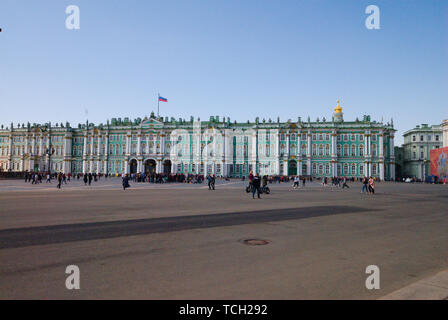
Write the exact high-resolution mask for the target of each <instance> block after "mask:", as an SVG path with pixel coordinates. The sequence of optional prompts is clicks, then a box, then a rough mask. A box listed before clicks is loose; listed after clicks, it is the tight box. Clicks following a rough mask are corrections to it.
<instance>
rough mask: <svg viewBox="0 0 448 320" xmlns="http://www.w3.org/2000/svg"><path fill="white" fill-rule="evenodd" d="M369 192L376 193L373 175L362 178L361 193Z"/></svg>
mask: <svg viewBox="0 0 448 320" xmlns="http://www.w3.org/2000/svg"><path fill="white" fill-rule="evenodd" d="M364 191H365V192H367V193H368V194H375V179H374V178H373V177H369V178H367V177H364V178H363V179H362V190H361V193H364Z"/></svg>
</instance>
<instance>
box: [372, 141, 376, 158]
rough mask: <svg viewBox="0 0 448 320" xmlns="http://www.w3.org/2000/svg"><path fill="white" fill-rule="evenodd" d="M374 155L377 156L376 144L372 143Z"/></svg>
mask: <svg viewBox="0 0 448 320" xmlns="http://www.w3.org/2000/svg"><path fill="white" fill-rule="evenodd" d="M372 156H374V157H376V144H372Z"/></svg>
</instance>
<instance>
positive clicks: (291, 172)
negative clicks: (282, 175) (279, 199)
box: [288, 160, 297, 176]
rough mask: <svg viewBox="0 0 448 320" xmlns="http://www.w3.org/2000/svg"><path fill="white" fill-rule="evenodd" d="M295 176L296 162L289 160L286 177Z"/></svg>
mask: <svg viewBox="0 0 448 320" xmlns="http://www.w3.org/2000/svg"><path fill="white" fill-rule="evenodd" d="M295 175H297V161H295V160H291V161H289V162H288V176H295Z"/></svg>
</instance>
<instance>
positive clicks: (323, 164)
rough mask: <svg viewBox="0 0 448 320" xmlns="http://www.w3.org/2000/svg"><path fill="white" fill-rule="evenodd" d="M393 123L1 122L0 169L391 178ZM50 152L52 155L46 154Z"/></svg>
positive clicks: (338, 119)
mask: <svg viewBox="0 0 448 320" xmlns="http://www.w3.org/2000/svg"><path fill="white" fill-rule="evenodd" d="M395 131H396V130H395V129H394V128H393V123H392V122H391V123H387V124H384V123H381V122H377V121H371V120H370V116H364V117H363V118H362V120H359V119H356V120H355V121H350V122H346V121H344V119H343V113H342V108H341V106H340V105H339V101H338V105H337V106H336V108H335V109H334V114H333V117H332V120H331V121H327V120H326V119H325V118H323V119H322V120H320V119H317V120H316V121H314V122H311V121H310V119H309V118H308V120H307V121H302V119H301V118H300V117H299V118H298V119H297V121H292V120H288V121H287V122H280V120H279V119H277V120H276V121H273V120H271V119H268V120H265V119H263V120H260V119H259V118H256V119H255V121H254V122H250V121H247V122H244V123H238V122H236V121H235V122H231V121H230V119H229V118H224V117H223V118H220V117H219V116H212V117H210V119H209V120H208V121H201V120H200V119H197V120H195V119H194V118H193V117H191V119H190V120H187V121H186V120H184V119H178V120H176V119H174V118H171V119H168V118H167V117H166V118H163V117H157V116H155V115H154V114H153V113H152V114H151V116H150V117H145V118H144V119H141V118H137V119H135V120H134V121H130V120H129V119H128V118H125V119H124V120H121V119H115V118H113V119H112V120H111V121H110V122H109V121H107V123H106V124H99V125H94V124H92V123H88V122H87V123H86V124H82V125H81V124H79V125H78V127H76V128H73V127H71V126H70V124H69V123H66V124H65V125H63V124H62V123H61V124H60V125H51V124H43V125H42V124H33V125H31V124H28V125H22V126H16V127H14V126H13V125H12V124H11V126H10V127H9V128H6V129H3V127H2V129H0V170H4V171H26V170H28V171H47V170H48V167H49V166H50V167H51V170H52V171H58V172H59V171H61V172H65V173H72V174H76V173H86V172H92V173H94V172H95V173H103V174H121V173H135V172H147V173H149V172H157V173H200V174H207V173H212V174H216V175H218V176H221V175H222V176H231V177H241V176H247V175H248V174H249V172H250V171H251V170H252V171H254V172H257V173H259V174H262V175H264V174H267V175H297V174H298V175H307V176H313V177H323V176H327V177H331V176H348V177H363V176H375V177H377V178H379V179H381V180H383V179H394V178H395V163H394V133H395ZM49 153H50V154H51V155H49Z"/></svg>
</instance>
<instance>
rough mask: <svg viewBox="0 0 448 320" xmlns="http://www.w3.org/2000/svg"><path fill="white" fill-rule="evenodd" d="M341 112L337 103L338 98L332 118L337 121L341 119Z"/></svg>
mask: <svg viewBox="0 0 448 320" xmlns="http://www.w3.org/2000/svg"><path fill="white" fill-rule="evenodd" d="M342 115H343V113H342V107H341V106H340V105H339V100H338V105H337V106H336V107H335V108H334V115H333V119H334V121H336V122H339V121H343V120H344V118H343V117H342Z"/></svg>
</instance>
